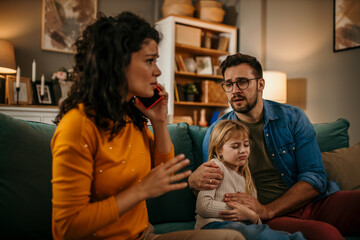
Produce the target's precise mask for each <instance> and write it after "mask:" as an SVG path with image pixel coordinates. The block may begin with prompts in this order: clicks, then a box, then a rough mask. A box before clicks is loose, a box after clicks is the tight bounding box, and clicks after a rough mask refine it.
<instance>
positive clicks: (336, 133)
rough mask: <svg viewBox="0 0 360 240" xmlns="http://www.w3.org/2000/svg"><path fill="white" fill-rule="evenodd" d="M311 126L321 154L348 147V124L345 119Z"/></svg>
mask: <svg viewBox="0 0 360 240" xmlns="http://www.w3.org/2000/svg"><path fill="white" fill-rule="evenodd" d="M313 126H314V130H315V132H316V140H317V142H318V144H319V147H320V151H321V152H328V151H332V150H335V149H339V148H344V147H349V134H348V129H349V127H350V123H349V121H348V120H346V119H345V118H340V119H338V120H336V121H334V122H329V123H318V124H313Z"/></svg>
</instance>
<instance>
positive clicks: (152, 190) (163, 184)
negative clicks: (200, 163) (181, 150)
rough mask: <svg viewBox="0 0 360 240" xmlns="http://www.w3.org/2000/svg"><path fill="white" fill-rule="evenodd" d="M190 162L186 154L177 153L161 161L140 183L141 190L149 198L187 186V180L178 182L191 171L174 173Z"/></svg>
mask: <svg viewBox="0 0 360 240" xmlns="http://www.w3.org/2000/svg"><path fill="white" fill-rule="evenodd" d="M189 163H190V161H189V159H185V155H184V154H180V155H177V156H176V157H175V158H173V159H171V160H170V161H168V162H167V163H161V164H160V165H158V166H157V167H155V168H153V169H152V170H151V171H150V172H149V174H148V175H147V176H146V177H145V178H144V179H143V180H142V181H141V183H139V188H140V192H142V193H143V194H145V195H144V197H145V199H148V198H154V197H158V196H160V195H162V194H164V193H167V192H170V191H175V190H179V189H183V188H185V187H187V182H180V183H177V182H178V181H180V180H182V179H184V178H186V177H188V176H189V175H190V174H191V171H190V170H188V171H185V172H181V173H176V174H174V173H175V172H177V171H179V170H180V169H182V168H183V167H185V166H187V165H188V164H189Z"/></svg>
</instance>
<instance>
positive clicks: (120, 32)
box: [54, 12, 160, 140]
mask: <svg viewBox="0 0 360 240" xmlns="http://www.w3.org/2000/svg"><path fill="white" fill-rule="evenodd" d="M146 39H153V40H155V41H156V42H157V43H159V42H160V35H159V32H158V31H157V30H156V29H155V28H154V27H152V26H151V25H150V24H149V23H148V22H146V21H145V20H144V19H142V18H140V17H138V16H137V15H135V14H133V13H130V12H122V13H121V14H119V15H117V16H116V17H106V16H105V15H104V14H102V13H99V14H98V16H97V20H96V21H95V22H94V23H93V24H91V25H89V26H88V27H87V28H86V29H85V30H84V32H83V34H82V36H80V37H79V38H78V39H77V40H76V42H75V46H76V49H77V53H76V55H75V67H74V75H73V76H74V77H73V78H74V79H73V80H74V85H73V86H72V88H71V91H70V94H69V96H68V98H66V99H65V100H64V101H63V102H62V104H61V105H60V112H59V114H58V115H57V116H56V118H55V121H54V123H56V124H58V123H59V122H60V120H61V118H62V117H63V116H64V115H65V114H66V113H67V112H68V111H70V110H71V109H73V108H77V106H78V104H79V103H83V104H84V111H85V114H86V115H87V116H88V117H89V118H91V119H93V120H94V122H95V124H96V126H97V127H98V129H102V130H105V131H110V138H109V140H111V139H112V138H113V137H114V136H115V135H116V134H117V133H119V132H120V130H121V129H122V128H123V127H124V126H125V125H126V123H127V121H126V116H128V117H130V119H131V121H132V122H133V123H134V125H135V126H136V127H137V128H138V129H139V130H142V129H143V127H144V124H145V123H146V122H147V119H146V118H145V116H144V115H143V114H142V113H141V112H140V111H139V110H138V109H137V108H136V107H135V106H134V105H133V104H132V103H131V102H128V101H126V96H127V94H128V82H127V79H126V75H125V68H126V67H127V66H128V65H129V64H130V61H131V55H132V54H133V53H135V52H137V51H139V50H140V49H141V46H142V44H143V43H144V41H145V40H146ZM111 122H112V124H111Z"/></svg>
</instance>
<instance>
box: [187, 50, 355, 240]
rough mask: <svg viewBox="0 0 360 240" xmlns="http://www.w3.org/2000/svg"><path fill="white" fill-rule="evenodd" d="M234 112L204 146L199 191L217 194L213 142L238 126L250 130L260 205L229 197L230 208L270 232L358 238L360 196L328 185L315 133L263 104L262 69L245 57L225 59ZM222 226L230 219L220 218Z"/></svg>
mask: <svg viewBox="0 0 360 240" xmlns="http://www.w3.org/2000/svg"><path fill="white" fill-rule="evenodd" d="M220 68H221V70H222V75H223V77H224V81H223V82H222V83H221V87H222V90H223V91H224V92H225V93H226V95H227V98H228V101H229V103H230V105H231V108H232V109H233V110H232V111H230V112H229V113H227V114H225V115H223V116H222V117H221V118H220V119H218V120H217V121H216V122H214V123H213V124H212V125H211V126H210V127H209V129H208V131H207V133H206V135H205V138H204V142H203V160H204V162H205V163H203V164H202V165H201V166H200V167H199V168H198V169H197V170H196V171H194V172H193V174H191V176H190V177H189V186H190V187H191V188H192V189H194V190H196V191H199V190H209V189H215V188H216V187H217V185H218V184H219V183H220V182H221V179H222V177H223V173H222V172H221V171H220V170H219V169H218V168H217V166H216V165H214V164H213V163H212V162H207V158H208V145H209V137H210V133H211V131H212V129H213V128H214V126H215V125H216V124H217V123H218V121H220V120H222V119H236V120H238V121H241V122H242V123H244V124H245V125H246V126H248V127H249V129H250V132H251V136H250V138H251V143H252V150H251V155H250V158H249V167H250V170H251V174H252V177H253V179H254V181H255V185H256V188H257V192H258V199H256V198H254V197H252V196H250V195H248V194H246V193H228V194H226V195H225V196H224V201H225V202H230V201H232V202H238V203H240V204H243V205H245V206H247V207H249V208H250V209H252V210H253V211H255V212H256V213H257V214H258V215H259V217H260V218H261V219H262V220H264V221H265V223H266V224H268V225H269V226H270V227H271V228H272V229H275V230H282V231H287V232H290V233H294V232H296V231H301V232H302V233H303V234H304V235H305V237H306V238H307V239H343V237H342V235H360V228H359V226H360V214H359V213H360V204H359V202H360V191H339V187H338V185H337V184H336V183H335V182H328V181H327V180H326V173H325V169H324V166H323V163H322V158H321V153H320V149H319V147H318V144H317V141H316V137H315V131H314V129H313V127H312V124H311V122H310V121H309V119H308V118H307V116H306V115H305V113H304V112H303V111H302V110H301V109H300V108H298V107H295V106H291V105H286V104H281V103H277V102H273V101H269V100H264V99H263V98H262V93H263V90H264V87H265V80H264V79H263V76H262V67H261V64H260V63H259V62H258V61H257V59H256V58H255V57H252V56H249V55H245V54H240V53H238V54H234V55H231V56H228V57H227V58H226V59H225V60H224V62H222V64H221V66H220ZM220 216H221V217H222V218H224V219H225V220H226V219H227V218H229V217H231V216H229V215H227V214H220Z"/></svg>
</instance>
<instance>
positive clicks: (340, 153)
mask: <svg viewBox="0 0 360 240" xmlns="http://www.w3.org/2000/svg"><path fill="white" fill-rule="evenodd" d="M321 155H322V158H323V162H324V166H325V171H326V173H327V175H328V179H329V180H333V181H336V182H337V183H338V184H339V186H340V188H341V189H342V190H360V174H358V173H360V143H358V144H356V145H354V146H351V147H349V148H341V149H337V150H333V151H330V152H324V153H322V154H321Z"/></svg>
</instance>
